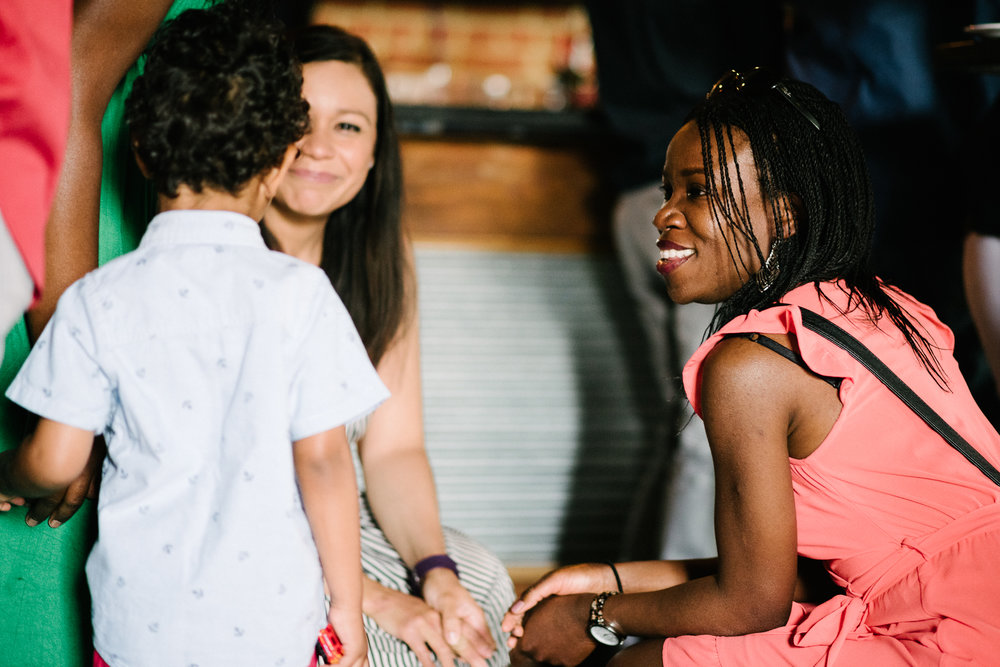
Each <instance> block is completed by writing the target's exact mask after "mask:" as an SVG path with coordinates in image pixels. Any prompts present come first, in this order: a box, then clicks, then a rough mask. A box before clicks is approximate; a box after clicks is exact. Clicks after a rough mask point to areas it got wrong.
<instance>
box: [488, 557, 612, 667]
mask: <svg viewBox="0 0 1000 667" xmlns="http://www.w3.org/2000/svg"><path fill="white" fill-rule="evenodd" d="M610 590H617V583H616V581H615V579H614V573H613V572H612V570H611V568H610V567H609V566H608V565H606V564H603V563H601V564H597V563H582V564H579V565H570V566H567V567H563V568H560V569H558V570H554V571H552V572H549V573H548V574H546V575H545V576H544V577H542V578H541V579H539V580H538V581H536V582H535V583H534V584H532V585H531V586H530V587H529V588H527V589H526V590H525V591H524V592H523V593H522V594H521V597H519V598H518V599H517V600H516V601H515V602H514V604H513V605H511V607H510V610H509V611H508V612H507V613H506V614H505V615H504V618H503V625H502V627H503V630H504V632H509V633H510V635H511V636H510V639H509V640H508V642H507V643H508V646H509V647H510V648H511V649H512V653H511V656H512V662H514V663H517V662H523V660H521V659H519V658H518V656H519V654H523V655H525V656H527V657H528V658H530V659H531V660H534V661H536V662H544V663H550V664H556V665H576V664H579V663H580V662H582V661H583V660H584V659H585V658H586V657H587V656H588V655H590V654H591V653H592V652H593V650H594V648H595V646H596V645H595V644H594V642H593V640H592V639H591V638H590V635H589V634H587V627H586V626H587V619H588V617H589V608H590V603H591V600H592V599H593V597H594V595H596V594H598V593H601V592H604V591H610Z"/></svg>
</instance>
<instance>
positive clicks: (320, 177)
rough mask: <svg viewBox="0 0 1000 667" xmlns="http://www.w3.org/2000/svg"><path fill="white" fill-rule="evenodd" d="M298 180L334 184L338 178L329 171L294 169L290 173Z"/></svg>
mask: <svg viewBox="0 0 1000 667" xmlns="http://www.w3.org/2000/svg"><path fill="white" fill-rule="evenodd" d="M288 173H290V174H291V175H293V176H295V177H296V178H301V179H302V180H304V181H310V182H313V183H321V184H325V183H333V182H334V181H336V180H337V177H336V176H334V175H333V174H331V173H330V172H328V171H322V170H315V169H306V168H305V167H292V168H291V169H290V170H289V172H288Z"/></svg>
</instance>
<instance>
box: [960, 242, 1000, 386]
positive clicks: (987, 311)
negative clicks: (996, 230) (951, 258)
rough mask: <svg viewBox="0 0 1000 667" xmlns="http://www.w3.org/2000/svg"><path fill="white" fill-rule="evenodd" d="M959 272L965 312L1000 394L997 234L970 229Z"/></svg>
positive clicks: (999, 262) (999, 259)
mask: <svg viewBox="0 0 1000 667" xmlns="http://www.w3.org/2000/svg"><path fill="white" fill-rule="evenodd" d="M962 276H963V278H964V281H965V298H966V300H967V301H968V302H969V312H970V314H971V315H972V321H973V322H974V323H975V325H976V331H977V332H978V333H979V340H980V342H981V343H982V346H983V351H984V352H985V354H986V360H987V362H989V365H990V369H991V370H992V371H993V379H994V382H995V383H996V386H997V393H998V394H1000V289H997V286H998V285H1000V238H997V237H995V236H985V235H982V234H976V233H974V232H973V233H970V234H969V235H968V236H966V237H965V247H964V252H963V255H962Z"/></svg>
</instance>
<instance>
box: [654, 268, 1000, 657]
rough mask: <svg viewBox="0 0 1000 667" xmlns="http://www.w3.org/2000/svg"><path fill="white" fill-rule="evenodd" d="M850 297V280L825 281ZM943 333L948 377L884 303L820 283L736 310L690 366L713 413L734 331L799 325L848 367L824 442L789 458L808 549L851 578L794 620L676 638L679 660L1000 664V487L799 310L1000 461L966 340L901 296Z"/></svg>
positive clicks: (840, 368) (824, 359)
mask: <svg viewBox="0 0 1000 667" xmlns="http://www.w3.org/2000/svg"><path fill="white" fill-rule="evenodd" d="M822 289H823V290H824V293H825V294H827V295H828V296H829V297H830V298H831V299H833V301H834V302H835V303H836V304H838V305H839V306H840V307H841V308H845V307H846V305H847V297H846V295H845V294H844V293H843V292H842V291H841V290H839V289H837V287H836V286H835V285H833V284H829V283H825V284H823V285H822ZM896 299H897V301H898V302H899V303H900V305H901V306H902V307H903V309H904V310H905V311H906V312H907V313H908V314H909V315H910V317H911V318H912V319H914V320H915V321H916V322H917V323H918V325H919V326H920V327H921V330H922V331H924V332H925V335H926V336H927V337H928V338H929V339H930V340H931V341H932V342H933V343H934V344H935V345H937V346H939V347H940V355H941V356H940V361H941V364H942V366H943V368H944V370H945V372H946V373H947V380H948V390H947V391H945V390H942V389H941V388H940V387H938V386H937V385H936V384H935V382H934V380H933V379H932V378H931V376H930V375H929V374H928V373H927V371H926V370H925V369H924V367H923V366H922V365H921V364H920V363H919V361H918V360H917V358H916V357H915V356H914V354H913V352H912V350H911V348H910V347H909V346H908V345H907V344H906V342H905V340H904V339H903V337H902V334H901V333H900V332H899V331H898V330H897V329H896V328H895V327H894V326H893V325H892V324H891V323H890V322H889V321H888V318H883V320H882V322H880V327H879V328H875V327H874V326H872V325H871V324H870V323H869V322H868V321H867V320H865V319H864V318H863V315H862V314H860V313H857V312H851V313H849V314H848V315H847V316H844V315H841V314H840V312H838V310H837V309H836V308H834V307H833V306H832V305H831V304H829V303H828V302H826V301H825V300H823V299H821V298H820V297H819V296H818V294H817V290H816V288H815V286H814V285H812V284H810V285H806V286H803V287H799V288H797V289H795V290H793V291H792V292H790V293H788V294H787V295H786V296H785V298H784V299H783V302H784V303H785V304H790V305H787V306H777V307H773V308H769V309H766V310H764V311H760V312H758V311H752V312H750V313H749V314H748V315H746V316H743V317H738V318H736V319H735V320H733V321H731V322H729V323H728V324H727V325H726V326H725V327H723V328H722V329H721V330H720V331H719V332H718V333H717V334H715V335H713V336H712V337H711V338H709V340H708V341H706V342H705V343H704V344H703V345H702V346H701V347H700V348H699V349H698V350H697V351H696V352H695V354H694V356H693V357H692V358H691V360H690V361H689V362H688V364H687V366H686V367H685V369H684V384H685V388H686V390H687V394H688V396H689V397H690V400H691V402H692V404H693V405H694V407H695V410H697V411H699V413H700V408H701V406H700V403H699V400H698V397H699V383H700V373H699V371H700V368H701V363H702V361H703V360H704V359H705V356H706V355H707V354H708V353H709V351H711V349H712V348H713V347H714V346H715V345H716V344H717V343H718V342H719V340H720V339H721V337H722V336H723V335H725V334H726V333H733V332H760V333H773V334H784V333H787V334H790V335H791V336H792V337H793V339H795V340H797V341H798V345H799V348H800V349H799V351H800V353H801V356H802V359H803V361H804V362H805V365H806V366H808V368H809V369H811V370H812V371H813V372H815V373H817V374H819V375H826V376H831V377H841V378H844V381H843V383H842V384H841V387H840V400H841V402H842V403H843V409H842V411H841V414H840V417H839V418H838V419H837V421H836V423H835V424H834V426H833V429H832V430H831V431H830V433H829V435H827V437H826V439H825V440H824V441H823V443H822V444H821V445H820V447H819V448H818V449H816V451H814V452H813V453H812V454H810V455H809V456H808V457H806V458H804V459H790V460H789V462H790V464H791V471H792V484H793V491H794V494H795V508H796V519H797V525H798V551H799V554H801V555H803V556H806V557H808V558H813V559H816V560H820V561H824V562H825V563H826V566H827V569H828V571H829V572H830V574H831V576H832V577H833V579H834V580H835V581H836V582H837V583H839V584H840V585H841V586H843V587H844V589H845V594H844V595H838V596H836V597H834V598H832V599H830V600H827V601H826V602H824V603H822V604H820V605H818V606H817V605H803V604H798V603H795V604H794V606H793V609H792V613H791V616H790V618H789V621H788V624H787V625H785V626H783V627H781V628H777V629H775V630H771V631H769V632H763V633H757V634H751V635H743V636H738V637H713V636H705V635H701V636H684V637H676V638H670V639H667V640H666V641H665V642H664V645H663V664H664V665H670V666H671V667H672V666H674V665H698V666H699V667H701V666H704V665H727V666H728V665H754V666H758V665H767V666H768V667H771V666H773V665H850V666H854V665H879V666H883V665H1000V572H998V566H1000V565H998V563H1000V502H998V500H1000V487H998V486H997V485H995V484H994V483H993V482H991V481H990V480H989V479H987V478H986V476H985V475H983V474H982V473H981V472H980V471H979V470H978V469H976V468H975V467H974V466H973V465H972V464H971V463H969V462H968V461H967V460H966V459H965V458H963V457H962V455H961V454H959V453H958V452H956V451H955V450H954V449H952V448H951V447H950V446H949V445H948V444H947V443H946V442H945V441H944V440H943V439H942V438H941V437H940V436H939V435H938V434H937V433H935V432H934V431H933V430H932V429H931V428H930V427H929V426H927V425H926V424H924V423H923V422H922V421H920V419H919V418H918V417H917V416H916V415H914V414H913V412H912V411H911V410H910V409H909V408H907V407H906V406H905V405H904V404H903V403H902V402H901V401H900V400H899V399H897V398H896V397H895V396H894V395H893V394H891V393H890V391H889V390H888V389H887V388H886V387H885V386H884V385H883V384H882V383H881V382H880V381H879V380H878V379H876V378H875V377H874V376H873V375H871V373H869V371H868V370H866V369H865V368H864V367H863V366H861V365H860V364H859V363H858V362H856V361H854V360H853V359H852V358H851V357H850V356H849V355H848V354H847V353H846V352H845V351H843V350H842V349H841V348H839V347H837V346H836V345H835V344H833V343H831V342H829V341H827V340H826V339H825V338H822V337H821V336H819V335H818V334H815V333H813V332H812V331H809V330H808V329H806V328H805V327H803V325H802V318H801V314H800V311H799V309H798V307H797V306H804V307H806V308H809V309H810V310H813V311H815V312H817V313H819V314H821V315H823V316H824V317H826V318H827V319H831V320H834V321H835V322H836V323H837V324H839V325H840V326H841V327H843V328H844V329H846V330H847V331H848V332H850V333H851V334H853V335H854V336H855V337H857V338H858V339H859V340H860V341H861V342H862V343H864V344H865V345H867V346H868V347H869V349H871V350H872V351H873V352H874V353H875V354H876V355H878V356H879V357H880V358H881V359H882V361H883V362H885V363H886V364H887V365H888V366H889V367H890V368H892V369H893V370H894V371H895V372H896V373H897V375H899V376H900V377H901V378H902V379H903V381H904V382H906V383H907V384H908V385H910V387H911V388H912V389H913V390H914V391H916V392H917V393H918V394H919V395H920V396H921V397H922V398H923V399H924V400H925V401H927V403H928V404H930V406H931V407H932V408H934V409H935V410H936V411H937V412H938V414H940V415H941V416H942V417H943V418H944V419H945V420H946V421H947V422H949V423H950V424H951V425H952V426H953V427H954V428H955V429H956V430H957V431H958V432H959V433H961V434H962V435H963V436H964V437H965V438H966V440H968V441H969V442H970V443H972V444H973V445H974V446H975V447H976V449H978V450H979V452H980V453H981V454H983V455H984V456H985V457H986V458H987V459H988V460H989V461H990V462H991V463H993V465H994V466H997V467H1000V435H998V434H997V432H996V431H995V430H994V429H993V427H992V426H991V425H990V423H989V422H988V421H987V419H986V418H985V417H984V416H983V414H982V412H981V411H980V410H979V408H978V407H977V406H976V404H975V402H974V400H973V398H972V396H971V395H970V393H969V390H968V388H967V387H966V384H965V381H964V380H963V379H962V376H961V374H960V371H959V369H958V365H957V364H956V362H955V360H954V358H953V357H952V355H951V350H952V348H953V344H954V339H953V336H952V334H951V331H950V330H949V329H948V328H947V327H946V326H944V325H943V324H942V323H941V322H940V321H939V320H938V319H937V317H936V316H935V315H934V313H933V312H932V311H931V309H930V308H928V307H927V306H925V305H923V304H921V303H919V302H917V301H915V300H913V298H912V297H909V296H908V295H903V294H900V295H898V296H897V297H896Z"/></svg>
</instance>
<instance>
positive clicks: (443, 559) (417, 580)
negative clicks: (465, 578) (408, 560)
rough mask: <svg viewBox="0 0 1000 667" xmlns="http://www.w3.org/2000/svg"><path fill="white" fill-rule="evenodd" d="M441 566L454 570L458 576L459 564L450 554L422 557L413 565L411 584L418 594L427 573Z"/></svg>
mask: <svg viewBox="0 0 1000 667" xmlns="http://www.w3.org/2000/svg"><path fill="white" fill-rule="evenodd" d="M439 567H443V568H447V569H449V570H451V571H452V572H454V573H455V576H456V577H457V576H458V565H456V564H455V561H453V560H452V559H451V556H449V555H448V554H436V555H434V556H428V557H427V558H421V559H420V561H418V562H417V564H416V565H414V566H413V570H412V572H411V573H410V574H411V575H412V576H411V580H410V585H411V586H412V587H413V589H414V591H415V592H416V593H417V594H419V593H420V591H421V589H422V588H423V586H424V579H425V578H426V577H427V573H428V572H430V571H431V570H434V569H436V568H439Z"/></svg>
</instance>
